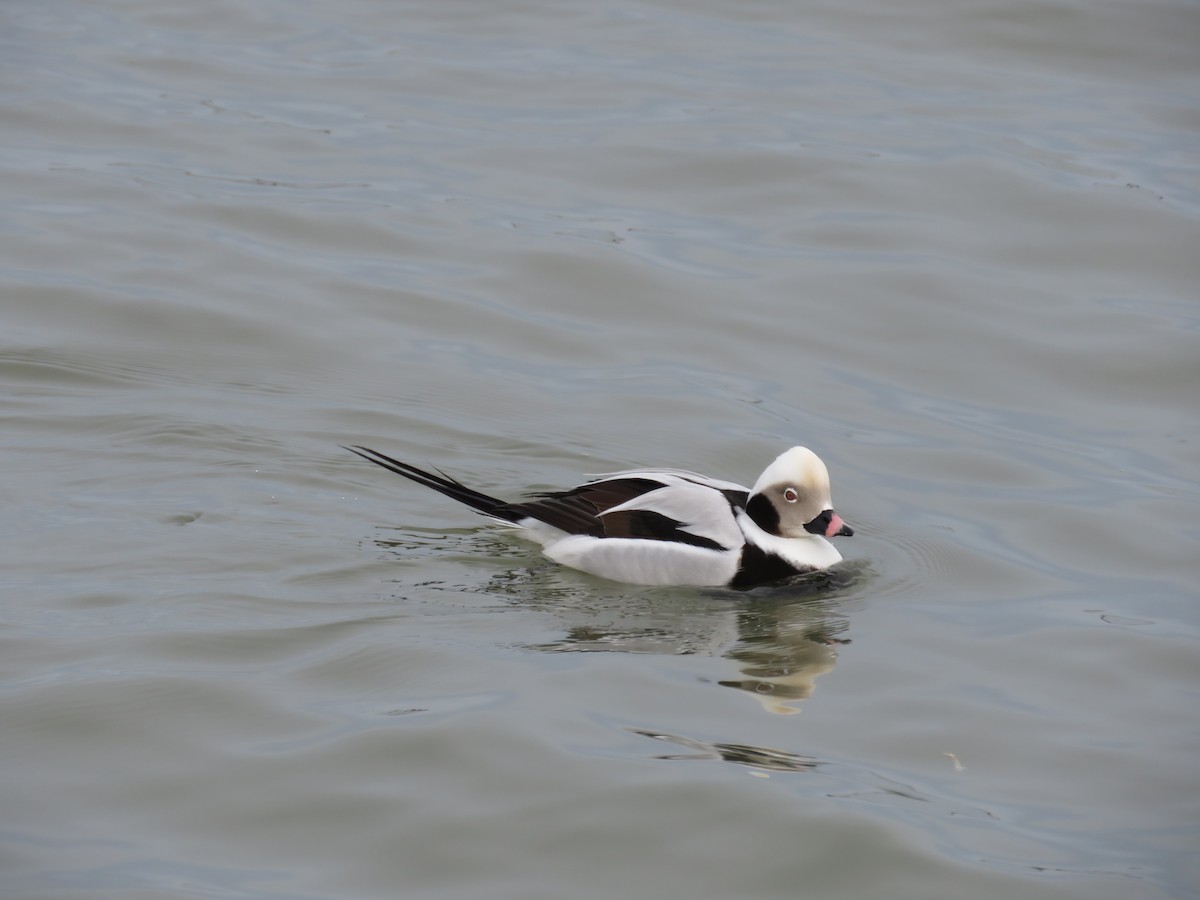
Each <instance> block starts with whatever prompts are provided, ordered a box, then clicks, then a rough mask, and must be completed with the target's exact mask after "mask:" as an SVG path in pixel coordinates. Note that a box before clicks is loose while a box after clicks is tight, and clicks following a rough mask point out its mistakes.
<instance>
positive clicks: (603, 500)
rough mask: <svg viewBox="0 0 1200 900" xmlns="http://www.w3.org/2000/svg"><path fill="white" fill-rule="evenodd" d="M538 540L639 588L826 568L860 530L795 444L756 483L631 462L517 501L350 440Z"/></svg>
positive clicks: (373, 458) (821, 468) (722, 582)
mask: <svg viewBox="0 0 1200 900" xmlns="http://www.w3.org/2000/svg"><path fill="white" fill-rule="evenodd" d="M343 449H345V450H349V451H350V452H351V453H356V454H358V455H359V456H360V457H362V458H363V459H365V460H367V461H368V462H372V463H374V464H375V465H377V466H381V467H383V468H385V469H387V470H388V471H390V472H394V473H395V474H397V475H402V476H403V477H405V478H407V479H409V480H410V481H415V482H416V483H417V484H421V485H424V486H425V487H428V488H432V489H433V490H435V491H437V492H438V493H440V494H445V495H446V496H447V497H450V498H451V499H453V500H457V501H458V502H459V503H462V504H464V505H466V506H468V507H470V508H471V509H473V510H475V511H476V512H478V513H481V514H482V515H484V516H486V517H488V518H489V519H491V520H493V521H494V522H497V523H500V524H502V525H505V526H509V527H511V528H514V529H516V531H517V533H518V534H519V535H520V536H521V537H523V538H526V539H528V540H531V541H533V542H534V543H537V544H540V545H541V548H542V553H543V554H545V555H546V556H547V557H549V558H550V559H552V560H554V561H555V562H558V563H560V564H562V565H564V566H568V567H570V568H573V569H578V570H580V571H583V572H587V573H589V574H591V575H596V576H599V577H601V578H607V579H609V580H612V581H619V582H624V583H627V584H639V585H680V586H684V585H690V586H697V587H730V588H751V587H755V586H758V585H763V584H769V583H771V582H777V581H782V580H784V579H787V578H791V577H793V576H797V575H804V574H807V573H811V572H817V571H820V570H822V569H827V568H829V567H830V566H832V565H834V564H835V563H838V562H840V561H841V559H842V555H841V553H840V552H838V549H837V548H836V547H835V546H834V545H833V543H832V542H831V541H830V540H829V539H830V538H834V537H849V536H851V535H853V534H854V529H852V528H851V527H850V526H849V525H847V524H846V522H845V521H843V519H842V517H841V516H839V515H838V514H837V513H836V512H835V511H834V509H833V503H832V500H831V499H830V488H829V470H828V469H827V468H826V466H825V463H824V462H822V460H821V458H820V457H819V456H817V454H816V453H814V452H813V451H812V450H809V449H808V448H807V447H792V448H791V449H790V450H786V451H784V452H783V453H781V454H780V455H779V456H778V457H776V459H775V460H774V461H773V462H772V463H771V464H770V465H768V466H767V467H766V469H764V470H763V473H762V474H761V475H760V476H759V477H758V480H757V481H756V482H754V486H753V487H750V488H746V487H743V486H742V485H739V484H735V483H733V482H730V481H722V480H719V479H716V478H709V477H708V476H705V475H698V474H696V473H695V472H689V471H687V470H685V469H666V468H664V469H630V470H627V471H623V472H613V473H610V474H607V475H595V476H591V477H590V478H589V480H587V481H585V482H584V483H583V484H581V485H578V486H577V487H573V488H569V489H567V490H561V491H546V492H539V493H535V494H530V495H528V497H527V499H524V500H519V501H514V502H509V501H506V500H500V499H498V498H496V497H492V496H489V495H488V494H484V493H481V492H480V491H476V490H474V489H472V488H469V487H467V486H466V485H464V484H462V483H461V482H459V481H457V480H455V479H454V478H451V477H450V476H448V475H446V474H445V473H444V472H442V471H441V470H439V469H435V471H433V472H430V471H426V470H424V469H419V468H417V467H416V466H413V465H410V464H409V463H406V462H401V461H400V460H397V459H393V458H392V457H390V456H386V455H384V454H383V453H380V452H379V451H377V450H371V449H370V448H368V447H363V446H357V445H356V446H348V447H343Z"/></svg>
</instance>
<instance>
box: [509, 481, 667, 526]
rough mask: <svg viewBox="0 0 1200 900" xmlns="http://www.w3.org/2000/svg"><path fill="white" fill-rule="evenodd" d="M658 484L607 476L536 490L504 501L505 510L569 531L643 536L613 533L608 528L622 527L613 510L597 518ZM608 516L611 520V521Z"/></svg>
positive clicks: (659, 485)
mask: <svg viewBox="0 0 1200 900" xmlns="http://www.w3.org/2000/svg"><path fill="white" fill-rule="evenodd" d="M662 486H663V483H662V482H661V481H655V480H654V479H653V478H610V479H608V480H606V481H597V482H594V483H592V484H585V485H582V486H581V487H577V488H572V489H571V490H569V491H553V492H549V493H545V494H539V495H538V499H536V500H529V501H526V502H524V503H510V504H508V505H507V511H510V512H512V513H518V514H520V515H522V516H530V517H532V518H534V519H537V520H538V521H540V522H545V523H546V524H547V525H553V526H554V527H555V528H561V529H562V530H563V531H566V532H568V533H569V534H590V535H592V536H593V537H646V536H648V535H634V534H615V533H613V532H612V531H611V529H613V528H616V529H617V530H618V531H620V530H622V529H621V527H620V525H619V524H618V523H619V522H620V520H621V518H622V517H623V516H625V515H626V514H624V513H614V514H613V515H611V516H606V517H604V518H603V519H602V518H600V514H601V513H604V512H607V511H608V510H610V509H612V508H613V507H614V506H620V505H621V504H622V503H625V502H626V501H629V500H632V499H633V498H634V497H640V496H641V495H642V494H646V493H649V492H650V491H655V490H658V489H659V488H661V487H662ZM610 519H611V520H613V521H612V522H611V523H610V521H609V520H610Z"/></svg>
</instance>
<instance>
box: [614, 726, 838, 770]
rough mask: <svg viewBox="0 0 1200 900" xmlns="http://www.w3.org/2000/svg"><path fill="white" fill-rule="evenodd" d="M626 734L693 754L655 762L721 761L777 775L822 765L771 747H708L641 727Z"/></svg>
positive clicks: (666, 755)
mask: <svg viewBox="0 0 1200 900" xmlns="http://www.w3.org/2000/svg"><path fill="white" fill-rule="evenodd" d="M629 731H630V732H631V733H633V734H638V735H641V736H642V737H648V738H651V739H652V740H656V741H666V742H667V743H670V744H676V745H678V746H680V747H687V748H688V749H689V750H691V751H692V752H691V753H660V754H659V755H658V759H723V760H725V762H731V763H737V764H738V765H742V766H749V767H750V768H752V769H772V770H774V771H776V772H807V771H809V770H811V769H815V768H816V767H817V766H819V765H821V762H820V760H816V759H813V758H812V757H810V756H800V755H799V754H798V753H789V752H788V751H786V750H775V749H773V748H771V747H755V746H754V745H752V744H727V743H723V742H721V743H711V744H710V743H708V742H707V741H698V740H696V739H695V738H689V737H682V736H680V735H677V734H663V733H662V732H659V731H646V730H645V729H643V728H631V729H629Z"/></svg>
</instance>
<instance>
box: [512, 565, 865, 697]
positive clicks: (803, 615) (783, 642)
mask: <svg viewBox="0 0 1200 900" xmlns="http://www.w3.org/2000/svg"><path fill="white" fill-rule="evenodd" d="M861 571H862V570H861V569H860V568H857V567H852V566H846V567H838V568H837V569H834V570H832V572H830V573H828V574H822V576H820V577H817V576H808V577H806V578H801V579H798V580H797V581H796V582H794V583H792V584H789V585H788V586H786V587H776V588H771V589H769V590H760V591H755V592H754V595H753V598H752V599H747V597H746V595H745V594H728V593H723V592H712V593H707V594H695V593H693V592H685V591H682V590H680V591H673V592H671V596H670V597H664V596H663V592H662V591H659V590H654V591H646V592H645V593H642V594H624V595H620V596H612V597H609V598H605V599H602V598H599V597H594V596H593V597H589V598H588V603H587V605H586V607H583V606H580V605H579V604H578V603H576V602H569V601H567V600H566V599H565V598H562V597H559V598H555V599H554V600H552V601H550V602H547V601H546V600H545V599H541V601H540V602H539V601H537V600H525V601H523V602H522V605H523V606H526V607H528V606H529V605H533V606H535V607H539V608H541V609H543V610H547V611H550V612H552V613H553V614H554V615H555V617H556V618H558V619H559V620H560V621H562V622H563V624H564V626H565V629H566V631H565V634H564V635H563V636H562V637H561V638H559V639H558V640H555V641H551V642H549V643H546V644H541V645H538V646H537V647H536V649H539V650H545V651H549V652H560V653H561V652H603V651H616V652H623V653H672V654H689V655H692V654H699V655H706V656H714V657H724V658H725V659H728V660H731V661H733V662H734V663H735V664H736V665H737V668H738V673H737V675H736V676H735V677H732V678H729V679H722V680H721V681H720V682H719V684H721V685H722V686H724V687H732V688H737V689H739V690H743V691H746V692H747V693H749V694H751V695H752V696H754V697H755V698H756V699H757V700H758V701H759V702H760V703H761V704H762V706H763V708H764V709H765V710H767V711H768V712H771V713H775V714H777V715H792V714H794V713H797V712H799V709H798V708H797V704H798V703H799V702H800V701H803V700H806V699H808V697H810V696H811V695H812V693H813V690H814V688H815V682H816V679H817V678H819V677H820V676H821V675H824V674H825V673H826V672H829V671H832V670H833V668H834V666H835V665H836V663H837V647H838V645H839V644H847V643H849V641H848V640H847V639H845V638H841V637H839V636H838V635H840V634H842V633H843V632H845V631H846V629H847V627H848V622H847V620H846V619H845V616H844V615H843V614H842V613H840V612H838V611H837V608H836V605H835V602H834V600H833V598H832V597H831V596H830V594H831V591H832V590H835V589H837V588H845V587H846V586H847V585H848V583H849V582H850V581H853V580H854V579H855V577H856V576H857V575H858V574H859V573H861ZM511 586H512V585H511V584H509V585H508V586H507V587H509V588H511ZM522 593H524V591H523V592H522ZM539 593H541V592H539Z"/></svg>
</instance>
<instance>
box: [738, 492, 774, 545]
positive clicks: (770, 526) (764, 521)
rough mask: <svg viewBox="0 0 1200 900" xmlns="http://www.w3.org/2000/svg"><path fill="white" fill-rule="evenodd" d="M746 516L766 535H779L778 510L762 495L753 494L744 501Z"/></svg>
mask: <svg viewBox="0 0 1200 900" xmlns="http://www.w3.org/2000/svg"><path fill="white" fill-rule="evenodd" d="M746 515H748V516H749V517H750V518H751V519H753V520H754V524H755V525H757V526H758V527H759V528H761V529H762V530H763V531H765V532H766V533H767V534H776V535H777V534H779V510H777V509H776V508H775V504H773V503H772V502H771V501H770V500H768V499H767V497H766V495H764V494H755V495H754V496H752V497H751V498H750V499H749V500H748V501H746Z"/></svg>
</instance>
